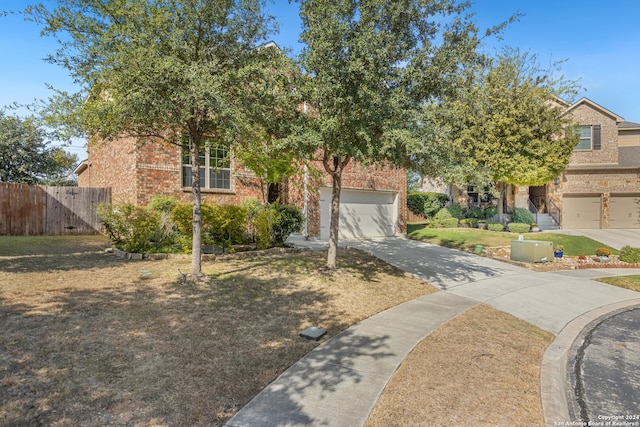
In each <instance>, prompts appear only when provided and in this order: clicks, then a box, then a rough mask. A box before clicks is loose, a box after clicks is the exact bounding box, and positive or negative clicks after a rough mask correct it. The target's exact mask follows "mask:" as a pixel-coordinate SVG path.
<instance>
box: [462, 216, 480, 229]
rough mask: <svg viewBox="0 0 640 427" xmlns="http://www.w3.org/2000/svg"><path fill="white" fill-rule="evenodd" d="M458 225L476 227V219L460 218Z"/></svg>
mask: <svg viewBox="0 0 640 427" xmlns="http://www.w3.org/2000/svg"><path fill="white" fill-rule="evenodd" d="M460 226H461V227H464V228H471V227H477V226H478V220H477V219H476V218H464V219H461V220H460Z"/></svg>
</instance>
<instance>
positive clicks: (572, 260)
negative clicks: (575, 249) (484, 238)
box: [481, 246, 640, 271]
mask: <svg viewBox="0 0 640 427" xmlns="http://www.w3.org/2000/svg"><path fill="white" fill-rule="evenodd" d="M510 249H511V248H510V246H495V247H488V248H484V249H483V251H482V254H481V255H482V256H486V257H488V258H493V259H495V260H498V261H503V262H508V263H509V264H514V265H518V266H520V267H524V268H528V269H530V270H534V271H558V270H583V269H590V268H640V263H628V262H623V261H620V259H619V258H618V256H617V255H611V256H610V257H609V261H608V262H602V261H600V259H599V258H598V257H596V256H592V257H586V258H585V259H580V258H579V257H577V256H563V257H562V258H553V261H550V262H540V263H530V262H522V261H513V260H511V250H510Z"/></svg>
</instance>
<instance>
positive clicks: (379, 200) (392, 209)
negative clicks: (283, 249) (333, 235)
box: [320, 188, 398, 240]
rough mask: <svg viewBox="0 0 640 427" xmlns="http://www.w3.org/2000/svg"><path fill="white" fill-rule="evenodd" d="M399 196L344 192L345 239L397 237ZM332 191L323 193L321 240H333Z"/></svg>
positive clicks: (342, 219)
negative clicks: (395, 235) (330, 230)
mask: <svg viewBox="0 0 640 427" xmlns="http://www.w3.org/2000/svg"><path fill="white" fill-rule="evenodd" d="M397 199H398V197H397V193H393V192H384V191H364V190H342V191H341V193H340V228H339V233H340V234H339V236H340V238H341V239H353V238H362V237H379V236H393V235H394V234H395V233H396V223H397V222H398V202H397ZM330 219H331V189H330V188H321V189H320V238H321V239H323V240H328V239H329V223H330Z"/></svg>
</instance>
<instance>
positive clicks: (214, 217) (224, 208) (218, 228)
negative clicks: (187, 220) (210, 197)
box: [202, 205, 247, 249]
mask: <svg viewBox="0 0 640 427" xmlns="http://www.w3.org/2000/svg"><path fill="white" fill-rule="evenodd" d="M202 228H203V234H204V233H205V232H206V233H207V237H208V239H210V240H211V241H213V243H215V244H216V245H219V246H221V247H223V248H225V249H228V248H230V247H232V246H233V245H236V244H239V243H242V238H243V234H244V232H245V231H246V230H247V210H246V209H245V208H244V207H243V206H238V205H214V206H212V212H211V215H210V216H209V215H207V221H206V222H205V221H204V217H203V222H202ZM205 230H206V231H205Z"/></svg>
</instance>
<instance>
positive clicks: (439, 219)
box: [429, 208, 451, 228]
mask: <svg viewBox="0 0 640 427" xmlns="http://www.w3.org/2000/svg"><path fill="white" fill-rule="evenodd" d="M449 219H451V212H449V210H448V209H447V208H442V209H440V210H439V211H438V213H436V214H435V215H434V216H433V219H432V220H431V222H430V223H429V227H432V228H438V227H444V225H442V224H443V222H444V221H446V220H449Z"/></svg>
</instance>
